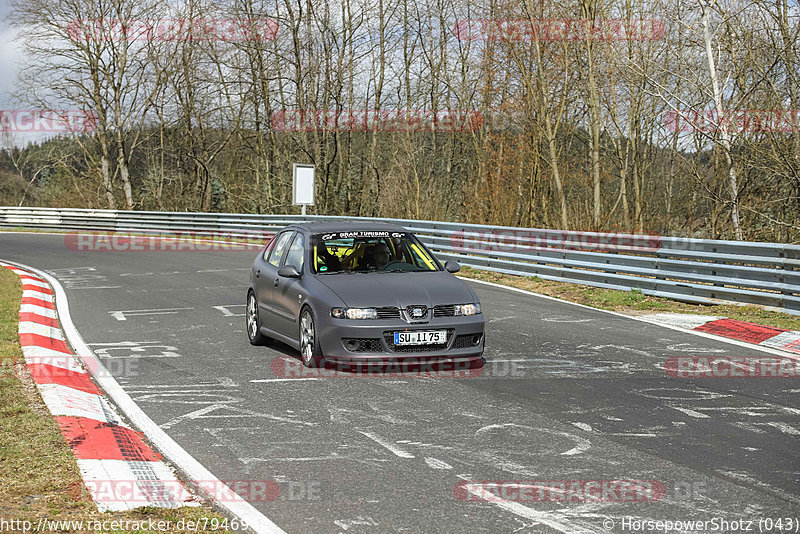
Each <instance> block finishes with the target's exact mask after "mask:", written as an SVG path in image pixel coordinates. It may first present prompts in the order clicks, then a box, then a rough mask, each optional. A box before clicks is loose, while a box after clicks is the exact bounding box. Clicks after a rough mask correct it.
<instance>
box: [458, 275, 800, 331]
mask: <svg viewBox="0 0 800 534" xmlns="http://www.w3.org/2000/svg"><path fill="white" fill-rule="evenodd" d="M458 274H459V276H464V277H466V278H474V279H476V280H484V281H487V282H494V283H497V284H503V285H507V286H511V287H516V288H519V289H526V290H528V291H534V292H536V293H541V294H543V295H549V296H551V297H558V298H560V299H564V300H568V301H570V302H577V303H579V304H585V305H586V306H591V307H593V308H600V309H602V310H611V311H616V312H620V313H626V314H629V315H643V314H645V313H664V312H671V313H694V314H700V315H719V316H721V317H729V318H731V319H736V320H738V321H746V322H749V323H757V324H763V325H767V326H773V327H775V328H785V329H787V330H800V316H797V315H789V314H786V313H782V312H777V311H772V310H766V309H764V308H761V307H758V306H749V305H743V306H739V305H735V304H710V305H705V304H689V303H686V302H679V301H677V300H672V299H667V298H662V297H651V296H648V295H645V294H644V293H642V292H641V291H639V290H633V291H617V290H613V289H602V288H599V287H592V286H584V285H580V284H569V283H567V282H551V281H549V280H543V279H542V278H539V277H538V276H533V277H527V276H516V275H512V274H504V273H496V272H493V271H482V270H479V269H473V268H470V267H462V268H461V271H460V272H459V273H458Z"/></svg>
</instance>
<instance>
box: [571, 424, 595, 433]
mask: <svg viewBox="0 0 800 534" xmlns="http://www.w3.org/2000/svg"><path fill="white" fill-rule="evenodd" d="M572 425H573V426H576V427H578V428H580V429H581V430H585V431H586V432H591V431H592V426H591V425H589V424H587V423H581V422H574V423H572Z"/></svg>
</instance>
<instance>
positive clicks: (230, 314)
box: [212, 304, 246, 317]
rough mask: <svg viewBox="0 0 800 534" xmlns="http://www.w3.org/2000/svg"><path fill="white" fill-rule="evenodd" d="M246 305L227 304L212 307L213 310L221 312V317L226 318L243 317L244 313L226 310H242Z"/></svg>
mask: <svg viewBox="0 0 800 534" xmlns="http://www.w3.org/2000/svg"><path fill="white" fill-rule="evenodd" d="M245 306H246V304H228V305H227V306H212V308H214V309H215V310H219V311H221V312H222V315H224V316H226V317H244V316H245V314H244V313H233V312H232V311H230V310H229V309H228V308H244V307H245Z"/></svg>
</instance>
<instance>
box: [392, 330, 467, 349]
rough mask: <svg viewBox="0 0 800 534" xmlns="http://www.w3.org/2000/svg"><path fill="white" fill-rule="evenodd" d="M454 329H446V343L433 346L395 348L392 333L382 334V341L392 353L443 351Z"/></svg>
mask: <svg viewBox="0 0 800 534" xmlns="http://www.w3.org/2000/svg"><path fill="white" fill-rule="evenodd" d="M453 332H454V329H452V328H448V329H447V342H446V343H437V344H435V345H401V346H399V347H396V346H395V345H394V332H388V331H387V332H384V333H383V340H384V341H385V342H386V345H387V346H388V347H389V350H390V351H392V352H429V351H432V350H444V349H446V348H447V346H448V345H449V343H450V340H451V339H452V338H453Z"/></svg>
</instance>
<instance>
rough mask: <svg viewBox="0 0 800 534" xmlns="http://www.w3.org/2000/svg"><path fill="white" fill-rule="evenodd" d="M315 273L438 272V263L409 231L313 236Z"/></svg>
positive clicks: (339, 233) (338, 233)
mask: <svg viewBox="0 0 800 534" xmlns="http://www.w3.org/2000/svg"><path fill="white" fill-rule="evenodd" d="M312 244H313V247H312V253H313V257H312V267H313V270H314V272H316V273H321V274H335V273H341V272H359V273H369V272H391V271H437V270H439V267H438V266H437V264H436V261H435V260H434V259H433V257H431V256H430V254H429V253H428V252H427V250H426V249H425V247H424V246H423V245H422V244H421V243H420V242H419V241H418V240H417V239H416V238H415V237H414V236H413V235H412V234H410V233H408V232H387V231H356V232H334V233H330V234H318V235H314V236H312Z"/></svg>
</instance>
